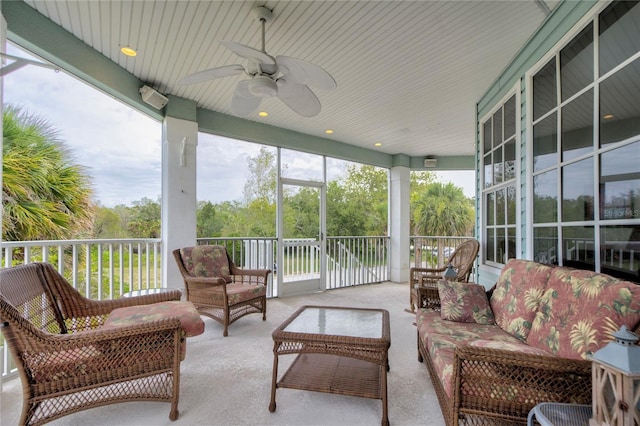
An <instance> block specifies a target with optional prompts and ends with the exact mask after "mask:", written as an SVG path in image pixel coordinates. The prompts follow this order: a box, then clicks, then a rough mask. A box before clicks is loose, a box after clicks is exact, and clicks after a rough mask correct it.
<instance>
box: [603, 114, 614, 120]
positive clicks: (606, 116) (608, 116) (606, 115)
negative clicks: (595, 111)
mask: <svg viewBox="0 0 640 426" xmlns="http://www.w3.org/2000/svg"><path fill="white" fill-rule="evenodd" d="M602 118H604V119H605V120H611V119H612V118H613V114H605V115H604V116H603V117H602Z"/></svg>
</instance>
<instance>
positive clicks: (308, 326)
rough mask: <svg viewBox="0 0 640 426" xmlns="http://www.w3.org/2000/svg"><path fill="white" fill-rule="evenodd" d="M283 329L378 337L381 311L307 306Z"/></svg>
mask: <svg viewBox="0 0 640 426" xmlns="http://www.w3.org/2000/svg"><path fill="white" fill-rule="evenodd" d="M283 331H286V332H291V333H309V334H328V335H332V336H351V337H364V338H374V339H379V338H381V337H382V312H381V311H374V310H358V309H337V308H322V307H308V308H306V309H304V310H303V311H302V312H300V314H299V315H298V316H297V317H296V318H295V319H294V320H293V321H292V322H291V323H290V324H289V325H287V326H286V327H285V328H284V330H283Z"/></svg>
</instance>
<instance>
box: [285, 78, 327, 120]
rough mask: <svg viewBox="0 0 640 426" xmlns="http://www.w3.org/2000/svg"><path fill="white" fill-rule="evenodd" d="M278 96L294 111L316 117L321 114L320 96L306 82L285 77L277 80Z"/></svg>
mask: <svg viewBox="0 0 640 426" xmlns="http://www.w3.org/2000/svg"><path fill="white" fill-rule="evenodd" d="M276 84H277V85H278V98H280V100H281V101H282V102H284V103H285V105H287V106H288V107H289V108H291V109H292V110H293V111H294V112H296V113H298V114H300V115H302V116H303V117H314V116H316V115H318V114H320V109H321V108H322V107H321V105H320V101H319V100H318V97H317V96H316V95H315V94H314V93H313V92H312V91H311V89H309V88H308V87H307V86H306V85H304V84H299V83H294V82H291V83H290V82H287V81H286V80H285V79H284V78H279V79H278V80H277V81H276Z"/></svg>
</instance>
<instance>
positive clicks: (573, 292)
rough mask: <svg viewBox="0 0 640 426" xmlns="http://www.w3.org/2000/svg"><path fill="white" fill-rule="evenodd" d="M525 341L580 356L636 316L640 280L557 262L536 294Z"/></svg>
mask: <svg viewBox="0 0 640 426" xmlns="http://www.w3.org/2000/svg"><path fill="white" fill-rule="evenodd" d="M540 302H541V305H540V309H539V311H538V313H537V315H536V317H535V319H534V321H533V324H532V327H531V332H530V333H529V336H528V337H527V343H528V344H529V345H531V346H534V347H537V348H541V349H544V350H546V351H549V352H551V353H553V354H556V355H558V356H560V357H563V358H572V359H582V358H585V355H586V354H588V353H591V352H594V351H596V350H598V349H599V348H600V347H602V346H604V345H605V344H607V343H608V342H609V341H611V340H612V339H613V337H612V333H614V332H616V331H618V330H619V329H620V326H622V325H626V326H627V328H629V329H630V330H633V329H634V328H635V327H636V326H637V325H638V321H640V285H638V284H636V283H631V282H628V281H620V280H618V279H616V278H613V277H611V276H609V275H606V274H601V273H596V272H592V271H585V270H578V269H573V270H572V269H567V268H557V269H556V270H554V271H553V272H552V273H551V276H550V278H549V282H548V284H547V289H546V291H545V292H544V295H543V297H542V298H541V300H540Z"/></svg>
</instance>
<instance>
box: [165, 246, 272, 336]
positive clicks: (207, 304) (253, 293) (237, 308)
mask: <svg viewBox="0 0 640 426" xmlns="http://www.w3.org/2000/svg"><path fill="white" fill-rule="evenodd" d="M173 256H174V257H175V259H176V262H177V263H178V268H179V269H180V273H181V274H182V278H184V284H185V288H186V290H187V300H188V301H190V302H192V303H193V304H194V305H195V306H196V309H198V312H200V314H201V315H205V316H208V317H210V318H212V319H214V320H216V321H218V322H219V323H220V324H222V326H223V327H224V331H223V333H222V335H223V336H225V337H226V336H228V335H229V331H228V330H229V325H230V324H232V323H233V322H235V321H236V320H238V319H239V318H241V317H243V316H245V315H247V314H252V313H262V320H263V321H265V320H266V319H267V277H268V276H269V274H270V273H271V270H269V269H241V268H238V267H236V265H235V264H234V263H233V261H232V260H231V258H229V255H228V253H227V250H226V249H225V248H224V247H223V246H218V245H201V246H195V247H184V248H182V249H178V250H174V251H173Z"/></svg>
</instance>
